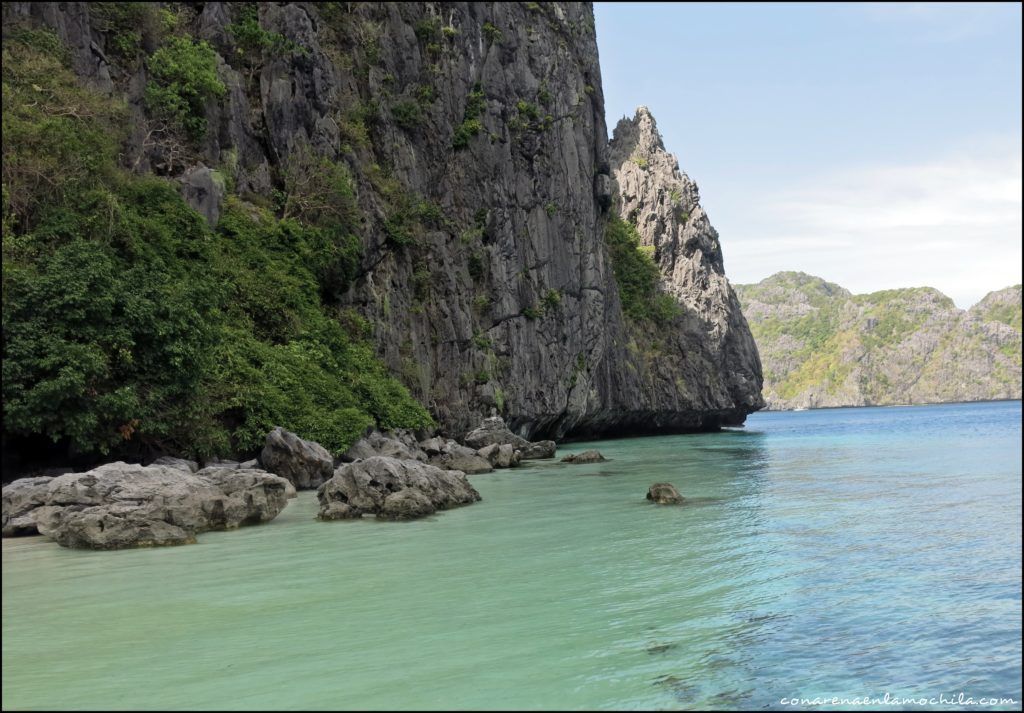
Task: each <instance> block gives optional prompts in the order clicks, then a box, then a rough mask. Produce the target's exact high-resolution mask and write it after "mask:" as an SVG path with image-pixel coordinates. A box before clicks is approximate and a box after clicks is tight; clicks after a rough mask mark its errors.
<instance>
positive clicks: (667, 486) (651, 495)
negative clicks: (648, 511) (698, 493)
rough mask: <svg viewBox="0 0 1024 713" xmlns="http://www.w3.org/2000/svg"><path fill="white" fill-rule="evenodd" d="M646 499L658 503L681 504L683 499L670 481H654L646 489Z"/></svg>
mask: <svg viewBox="0 0 1024 713" xmlns="http://www.w3.org/2000/svg"><path fill="white" fill-rule="evenodd" d="M647 499H648V500H650V501H651V502H654V503H657V504H658V505H682V503H683V502H684V501H685V498H684V497H683V496H682V495H680V494H679V491H678V490H676V486H674V485H672V483H655V484H654V485H652V486H651V487H650V488H648V489H647Z"/></svg>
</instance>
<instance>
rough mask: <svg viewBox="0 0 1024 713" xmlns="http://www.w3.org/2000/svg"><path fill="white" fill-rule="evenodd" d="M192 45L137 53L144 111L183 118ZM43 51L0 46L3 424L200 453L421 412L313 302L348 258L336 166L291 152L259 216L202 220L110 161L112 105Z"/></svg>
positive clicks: (346, 203) (205, 79) (130, 447)
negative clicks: (147, 80)
mask: <svg viewBox="0 0 1024 713" xmlns="http://www.w3.org/2000/svg"><path fill="white" fill-rule="evenodd" d="M207 49H208V48H204V47H203V46H202V43H192V41H191V40H187V39H182V38H175V37H171V38H169V39H167V40H166V44H165V45H163V46H162V47H160V48H158V49H157V50H156V51H155V52H154V53H153V54H152V55H151V56H150V57H149V66H150V68H151V72H152V73H153V77H154V85H153V86H154V87H155V89H154V91H153V92H150V93H149V94H148V97H162V98H160V99H159V100H154V102H155V103H154V104H153V106H152V107H151V108H152V110H153V111H157V112H163V111H168V112H170V114H169V115H170V116H174V117H178V118H179V119H180V121H181V123H182V127H183V128H184V129H186V130H188V131H190V132H194V131H196V130H198V129H199V128H201V126H202V125H201V124H199V123H196V122H195V121H193V120H194V119H196V118H197V117H201V116H202V111H201V108H202V103H203V102H204V101H205V99H204V97H206V98H209V97H213V96H216V95H217V93H218V91H219V89H218V82H217V80H216V76H215V75H213V74H210V73H208V72H207V70H209V69H210V67H209V65H208V63H207V62H206V57H207ZM60 50H61V48H60V45H59V42H57V40H56V38H55V37H54V36H53V35H52V34H50V33H47V32H42V31H32V32H25V31H23V32H21V33H12V34H11V35H10V36H9V37H8V38H6V39H5V41H4V49H3V130H4V143H3V158H4V169H3V256H4V262H3V294H4V300H3V396H4V433H5V436H8V437H10V436H13V437H17V436H35V435H44V436H47V437H49V438H51V439H52V440H53V441H55V442H61V443H65V444H68V445H70V446H71V447H72V448H73V449H75V450H77V451H79V452H100V453H108V452H111V451H115V452H127V451H135V452H139V451H141V450H143V449H150V450H153V451H156V450H160V451H170V452H178V453H185V454H189V455H193V456H211V455H228V454H238V453H240V452H246V451H249V452H251V451H252V450H254V449H256V448H258V447H259V445H260V444H261V443H262V439H263V437H264V435H265V434H266V432H267V431H268V430H269V429H270V428H271V427H273V426H275V425H280V426H284V427H285V428H287V429H289V430H293V431H295V432H297V433H299V434H300V435H301V436H303V437H305V438H311V439H314V440H317V441H319V442H320V443H322V444H323V445H324V446H325V447H327V448H328V449H329V450H332V451H334V452H339V451H342V450H344V449H345V448H347V446H348V445H349V444H350V443H351V442H352V441H353V440H354V439H355V438H357V437H358V435H359V434H360V432H361V431H363V430H364V429H365V428H366V427H367V426H369V425H371V424H374V423H376V424H378V425H379V426H381V427H384V428H390V427H418V426H422V425H426V424H428V423H429V422H430V417H429V415H428V414H427V413H426V411H425V410H424V409H423V408H422V407H421V406H420V405H419V404H417V403H416V402H415V401H413V400H412V398H411V397H410V396H409V394H408V392H407V391H406V390H405V388H404V387H403V386H401V385H400V384H399V383H398V382H397V381H396V380H394V379H393V378H392V377H391V376H390V375H389V374H388V373H387V371H386V369H385V368H384V366H383V365H382V364H381V363H380V362H379V361H378V360H377V359H376V358H375V356H374V354H373V350H372V348H371V347H370V345H369V343H368V342H367V340H366V337H367V336H369V332H368V330H369V327H368V325H367V324H366V323H365V322H364V321H363V320H361V319H360V318H359V317H358V316H357V315H354V314H348V313H345V312H342V311H340V310H338V309H337V308H335V307H332V306H330V304H329V298H330V296H331V295H332V294H335V292H336V291H337V290H338V289H341V288H343V287H344V285H345V284H346V283H347V282H348V281H350V280H351V278H352V277H353V276H354V274H355V269H356V266H357V264H358V259H359V241H358V240H357V238H356V237H355V235H354V231H355V228H356V225H357V222H358V212H357V207H356V204H355V200H354V192H353V189H352V186H351V181H350V178H349V176H348V174H347V171H345V169H344V167H341V166H336V165H333V164H329V163H326V162H323V161H320V160H317V159H313V158H311V157H309V156H304V155H302V154H299V155H297V158H296V159H295V160H294V161H292V162H290V163H289V164H288V165H287V166H285V167H283V169H282V172H283V174H284V191H283V192H282V194H281V196H280V200H279V201H278V205H277V206H275V208H276V211H271V210H270V209H268V208H256V207H254V206H252V205H249V204H247V203H245V202H243V201H241V200H239V199H236V198H231V199H229V200H228V201H227V203H226V205H225V208H224V211H223V215H222V217H221V220H220V222H219V224H218V226H217V228H216V230H211V229H210V228H209V227H208V226H207V225H206V223H205V221H204V220H203V219H202V218H201V217H200V216H199V215H198V214H197V213H196V212H195V211H193V210H192V209H190V208H189V207H188V206H187V205H186V204H185V203H184V201H183V200H182V199H181V197H180V195H179V193H178V190H177V187H176V185H175V184H173V183H171V182H168V181H165V180H162V179H158V178H153V177H150V178H140V177H137V176H134V175H131V174H129V173H128V172H126V171H123V170H121V169H120V168H119V167H118V165H117V155H118V151H119V148H120V141H121V138H122V136H121V133H120V129H119V127H121V126H122V125H123V123H124V122H123V113H122V110H121V108H120V107H119V106H118V105H117V104H116V103H115V102H113V101H112V100H110V99H107V98H104V97H100V96H97V95H94V94H92V93H91V92H89V91H87V90H85V89H83V88H81V87H80V86H79V85H78V84H77V83H76V81H75V78H74V76H73V74H72V73H71V72H70V71H69V70H68V68H67V67H66V66H65V65H64V64H63V61H62V57H63V53H62V52H61V51H60ZM173 97H177V99H173ZM165 99H166V101H165ZM178 99H180V102H179V101H178ZM325 297H326V298H328V301H325Z"/></svg>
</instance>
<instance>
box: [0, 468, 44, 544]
mask: <svg viewBox="0 0 1024 713" xmlns="http://www.w3.org/2000/svg"><path fill="white" fill-rule="evenodd" d="M52 481H53V478H51V477H39V478H21V479H20V480H15V481H14V482H13V483H8V484H7V485H5V486H4V487H3V491H2V495H0V502H2V509H3V536H4V537H20V536H22V535H38V534H39V530H38V529H37V527H36V521H35V517H34V516H33V514H32V513H33V511H34V510H35V509H36V508H38V507H40V506H42V505H45V504H46V491H47V490H48V489H49V487H50V483H51V482H52Z"/></svg>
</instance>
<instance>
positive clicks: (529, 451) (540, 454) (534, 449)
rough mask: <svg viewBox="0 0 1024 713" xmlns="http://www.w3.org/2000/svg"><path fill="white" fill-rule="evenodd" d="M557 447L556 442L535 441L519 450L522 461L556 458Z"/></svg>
mask: <svg viewBox="0 0 1024 713" xmlns="http://www.w3.org/2000/svg"><path fill="white" fill-rule="evenodd" d="M555 447H556V446H555V442H554V441H533V442H532V443H528V444H526V445H525V446H523V447H522V448H520V449H519V457H520V458H521V459H522V460H537V459H541V458H554V457H555Z"/></svg>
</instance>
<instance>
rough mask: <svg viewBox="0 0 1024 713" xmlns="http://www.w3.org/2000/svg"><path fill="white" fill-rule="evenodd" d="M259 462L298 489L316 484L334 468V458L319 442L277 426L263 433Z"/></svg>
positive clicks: (329, 474)
mask: <svg viewBox="0 0 1024 713" xmlns="http://www.w3.org/2000/svg"><path fill="white" fill-rule="evenodd" d="M260 463H261V464H262V465H263V467H264V468H265V469H267V470H269V471H270V472H271V473H274V474H275V475H279V476H281V477H282V478H286V479H288V480H289V481H291V483H292V485H294V486H295V487H296V488H298V489H299V490H308V489H312V488H318V487H320V485H321V484H322V483H323V482H324V481H325V480H327V479H328V478H330V477H331V474H332V473H333V472H334V459H333V458H331V454H330V453H328V452H327V449H326V448H324V447H323V446H321V445H320V444H319V443H314V442H313V441H306V440H303V439H302V438H299V437H298V436H296V435H295V434H294V433H292V432H291V431H286V430H284V429H283V428H281V427H280V426H278V427H277V428H275V429H274V430H272V431H271V432H270V433H268V434H267V441H266V444H265V445H264V446H263V451H262V452H261V453H260Z"/></svg>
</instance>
